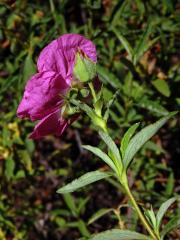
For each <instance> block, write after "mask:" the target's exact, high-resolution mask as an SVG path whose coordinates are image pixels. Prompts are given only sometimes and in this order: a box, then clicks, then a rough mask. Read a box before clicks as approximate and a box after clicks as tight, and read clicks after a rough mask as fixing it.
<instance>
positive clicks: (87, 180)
mask: <svg viewBox="0 0 180 240" xmlns="http://www.w3.org/2000/svg"><path fill="white" fill-rule="evenodd" d="M110 176H112V173H106V172H101V171H98V170H97V171H92V172H88V173H86V174H84V175H83V176H81V177H80V178H78V179H75V180H74V181H72V182H71V183H69V184H67V185H65V186H64V187H62V188H60V189H58V190H57V193H61V194H65V193H70V192H74V191H76V190H77V189H79V188H82V187H84V186H87V185H89V184H91V183H93V182H97V181H99V180H101V179H104V178H108V177H110Z"/></svg>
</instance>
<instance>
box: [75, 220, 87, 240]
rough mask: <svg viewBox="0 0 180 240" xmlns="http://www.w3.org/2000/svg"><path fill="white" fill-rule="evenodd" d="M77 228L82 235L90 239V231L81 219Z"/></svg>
mask: <svg viewBox="0 0 180 240" xmlns="http://www.w3.org/2000/svg"><path fill="white" fill-rule="evenodd" d="M77 227H78V229H79V231H80V233H81V234H82V236H84V237H90V232H89V230H88V229H87V227H86V224H85V222H84V221H83V220H81V219H80V220H79V221H78V225H77Z"/></svg>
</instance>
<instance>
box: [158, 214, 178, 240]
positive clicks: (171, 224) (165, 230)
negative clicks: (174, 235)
mask: <svg viewBox="0 0 180 240" xmlns="http://www.w3.org/2000/svg"><path fill="white" fill-rule="evenodd" d="M179 227H180V215H178V216H175V217H173V218H172V219H171V220H170V221H169V222H168V223H167V224H166V225H165V226H164V228H163V230H162V231H161V233H160V235H161V239H164V236H165V235H166V234H167V233H169V232H170V231H171V230H173V229H175V228H179Z"/></svg>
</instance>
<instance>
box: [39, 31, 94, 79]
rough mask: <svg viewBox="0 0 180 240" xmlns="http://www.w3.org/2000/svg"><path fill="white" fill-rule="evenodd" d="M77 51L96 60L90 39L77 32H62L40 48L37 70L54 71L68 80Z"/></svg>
mask: <svg viewBox="0 0 180 240" xmlns="http://www.w3.org/2000/svg"><path fill="white" fill-rule="evenodd" d="M77 51H81V52H82V53H83V54H85V55H86V56H87V57H89V58H90V59H91V60H92V61H93V62H96V61H97V55H96V47H95V45H94V44H93V43H92V42H91V41H90V40H88V39H86V38H85V37H83V36H81V35H79V34H72V33H70V34H64V35H63V36H61V37H59V38H58V39H56V40H54V41H52V42H51V43H50V44H49V45H47V46H46V47H45V48H44V49H43V50H42V52H41V53H40V56H39V59H38V62H37V66H38V71H39V72H41V71H49V70H51V71H55V72H58V73H60V74H61V75H62V76H63V77H64V78H66V79H67V80H68V81H70V80H69V79H71V77H72V71H73V65H74V62H75V55H76V52H77Z"/></svg>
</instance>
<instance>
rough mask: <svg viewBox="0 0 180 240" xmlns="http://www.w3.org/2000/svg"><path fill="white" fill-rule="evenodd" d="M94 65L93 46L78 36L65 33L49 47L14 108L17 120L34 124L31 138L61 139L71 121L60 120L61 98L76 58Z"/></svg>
mask: <svg viewBox="0 0 180 240" xmlns="http://www.w3.org/2000/svg"><path fill="white" fill-rule="evenodd" d="M77 54H78V56H79V54H80V56H81V58H82V59H83V58H84V59H89V60H90V61H92V62H94V63H96V61H97V56H96V48H95V45H94V44H93V43H92V42H91V41H90V40H88V39H86V38H84V37H83V36H81V35H79V34H64V35H63V36H61V37H59V38H58V39H56V40H54V41H52V42H51V43H50V44H48V45H47V46H46V47H45V48H44V49H43V50H42V52H41V53H40V56H39V58H38V61H37V70H38V73H36V74H35V75H33V76H32V77H31V78H30V79H29V80H28V82H27V84H26V87H25V91H24V95H23V98H22V100H21V103H20V104H19V107H18V109H17V115H18V117H20V118H25V117H27V118H30V119H31V120H32V121H37V120H39V122H38V123H37V125H36V126H35V128H34V130H33V132H32V133H31V135H30V137H31V138H33V139H38V138H41V137H43V136H46V135H48V134H54V135H57V136H60V135H61V134H62V133H63V132H64V130H65V129H66V128H67V126H68V125H69V124H71V123H72V121H73V120H74V118H73V117H72V118H70V119H69V120H67V119H65V118H64V117H63V104H64V96H66V94H67V93H68V91H69V90H70V88H71V87H72V84H73V80H74V78H75V77H74V74H73V69H74V66H75V62H76V55H77Z"/></svg>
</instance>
